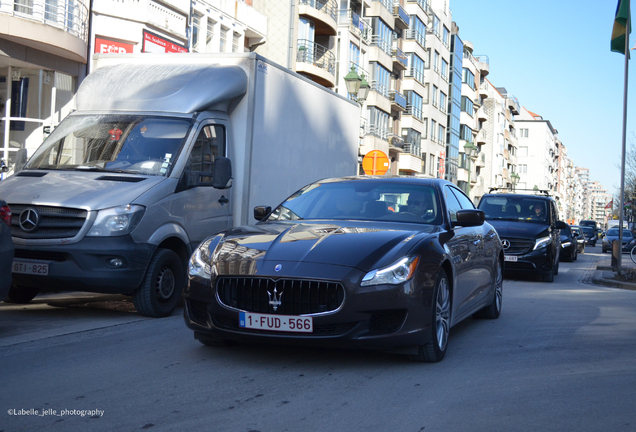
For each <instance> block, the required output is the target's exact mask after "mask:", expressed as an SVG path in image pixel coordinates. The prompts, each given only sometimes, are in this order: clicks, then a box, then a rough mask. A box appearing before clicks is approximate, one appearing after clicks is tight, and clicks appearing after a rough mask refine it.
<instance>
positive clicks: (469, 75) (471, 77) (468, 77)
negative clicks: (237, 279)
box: [462, 68, 475, 89]
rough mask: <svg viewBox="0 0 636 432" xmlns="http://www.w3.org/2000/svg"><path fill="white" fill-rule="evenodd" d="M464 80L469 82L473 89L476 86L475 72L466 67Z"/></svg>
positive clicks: (463, 74)
mask: <svg viewBox="0 0 636 432" xmlns="http://www.w3.org/2000/svg"><path fill="white" fill-rule="evenodd" d="M462 82H463V83H464V84H468V85H469V86H470V88H471V89H474V88H475V74H474V73H472V72H471V71H470V70H469V69H466V68H464V70H463V71H462Z"/></svg>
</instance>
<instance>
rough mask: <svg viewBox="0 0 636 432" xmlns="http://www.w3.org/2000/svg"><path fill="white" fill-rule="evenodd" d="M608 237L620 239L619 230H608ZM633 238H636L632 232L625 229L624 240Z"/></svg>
mask: <svg viewBox="0 0 636 432" xmlns="http://www.w3.org/2000/svg"><path fill="white" fill-rule="evenodd" d="M606 235H607V236H608V237H618V228H610V229H609V230H607V234H606ZM628 237H629V238H631V237H634V236H633V235H632V232H631V231H629V230H627V229H623V238H628Z"/></svg>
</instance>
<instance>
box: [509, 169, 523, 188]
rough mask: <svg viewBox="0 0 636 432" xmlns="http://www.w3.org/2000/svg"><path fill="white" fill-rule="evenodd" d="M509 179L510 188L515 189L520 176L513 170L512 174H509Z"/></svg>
mask: <svg viewBox="0 0 636 432" xmlns="http://www.w3.org/2000/svg"><path fill="white" fill-rule="evenodd" d="M510 179H511V180H512V190H513V191H514V190H515V189H517V184H518V183H519V180H520V179H521V176H520V175H519V174H517V173H516V172H513V173H512V174H510Z"/></svg>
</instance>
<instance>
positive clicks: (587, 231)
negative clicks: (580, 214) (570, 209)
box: [581, 226, 594, 235]
mask: <svg viewBox="0 0 636 432" xmlns="http://www.w3.org/2000/svg"><path fill="white" fill-rule="evenodd" d="M581 230H582V231H583V232H584V233H585V234H587V235H594V228H590V227H587V226H583V227H581Z"/></svg>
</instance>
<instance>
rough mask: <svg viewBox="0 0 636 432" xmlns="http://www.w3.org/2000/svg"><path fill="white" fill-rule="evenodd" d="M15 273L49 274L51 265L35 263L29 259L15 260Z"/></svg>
mask: <svg viewBox="0 0 636 432" xmlns="http://www.w3.org/2000/svg"><path fill="white" fill-rule="evenodd" d="M11 271H12V272H13V273H20V274H31V275H39V276H46V275H48V274H49V265H48V264H47V263H33V262H27V261H17V260H14V261H13V268H12V270H11Z"/></svg>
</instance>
